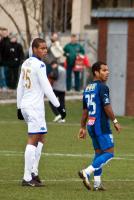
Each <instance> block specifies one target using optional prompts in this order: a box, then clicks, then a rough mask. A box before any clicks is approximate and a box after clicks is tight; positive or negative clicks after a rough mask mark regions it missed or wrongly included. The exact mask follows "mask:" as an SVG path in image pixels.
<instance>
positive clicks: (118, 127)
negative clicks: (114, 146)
mask: <svg viewBox="0 0 134 200" xmlns="http://www.w3.org/2000/svg"><path fill="white" fill-rule="evenodd" d="M114 127H115V129H116V131H117V132H118V133H119V132H120V131H121V126H120V124H119V123H118V122H117V123H115V124H114Z"/></svg>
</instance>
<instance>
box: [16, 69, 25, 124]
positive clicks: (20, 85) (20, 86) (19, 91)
mask: <svg viewBox="0 0 134 200" xmlns="http://www.w3.org/2000/svg"><path fill="white" fill-rule="evenodd" d="M23 94H24V87H23V75H22V72H21V74H20V78H19V82H18V87H17V117H18V119H20V120H23V119H24V118H23V115H22V113H21V109H20V105H21V99H22V97H23Z"/></svg>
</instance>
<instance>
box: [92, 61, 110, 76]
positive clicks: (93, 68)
mask: <svg viewBox="0 0 134 200" xmlns="http://www.w3.org/2000/svg"><path fill="white" fill-rule="evenodd" d="M101 65H107V64H106V63H105V62H102V61H98V62H96V63H94V64H93V65H92V73H93V76H95V71H98V72H99V71H100V68H101Z"/></svg>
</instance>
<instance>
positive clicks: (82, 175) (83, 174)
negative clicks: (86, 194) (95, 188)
mask: <svg viewBox="0 0 134 200" xmlns="http://www.w3.org/2000/svg"><path fill="white" fill-rule="evenodd" d="M78 175H79V177H80V178H81V179H82V180H83V184H84V186H85V187H86V188H87V189H88V190H91V185H90V182H89V177H88V175H87V174H86V172H85V170H81V171H79V172H78Z"/></svg>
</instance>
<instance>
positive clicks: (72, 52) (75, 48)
mask: <svg viewBox="0 0 134 200" xmlns="http://www.w3.org/2000/svg"><path fill="white" fill-rule="evenodd" d="M79 54H83V55H84V54H85V51H84V48H83V47H82V46H81V45H80V44H79V43H78V42H77V37H76V35H75V34H73V35H71V42H70V43H68V44H66V45H65V47H64V55H65V56H66V61H67V90H68V91H69V90H71V88H72V71H73V67H74V65H75V60H76V56H77V55H79ZM74 78H75V90H76V91H79V90H80V72H79V71H75V72H74Z"/></svg>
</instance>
